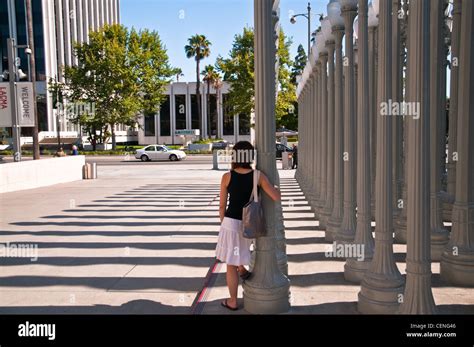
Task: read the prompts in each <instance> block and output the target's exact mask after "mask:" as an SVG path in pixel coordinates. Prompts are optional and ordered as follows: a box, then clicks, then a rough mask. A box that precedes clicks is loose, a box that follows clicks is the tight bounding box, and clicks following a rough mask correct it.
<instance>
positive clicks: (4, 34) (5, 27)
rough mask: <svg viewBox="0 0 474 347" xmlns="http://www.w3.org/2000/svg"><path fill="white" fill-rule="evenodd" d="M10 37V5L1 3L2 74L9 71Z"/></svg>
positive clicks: (0, 45) (0, 65)
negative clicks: (8, 47)
mask: <svg viewBox="0 0 474 347" xmlns="http://www.w3.org/2000/svg"><path fill="white" fill-rule="evenodd" d="M9 37H10V29H9V21H8V5H7V2H6V1H0V59H1V60H0V74H2V73H3V71H5V70H8V51H7V38H9ZM0 81H1V79H0Z"/></svg>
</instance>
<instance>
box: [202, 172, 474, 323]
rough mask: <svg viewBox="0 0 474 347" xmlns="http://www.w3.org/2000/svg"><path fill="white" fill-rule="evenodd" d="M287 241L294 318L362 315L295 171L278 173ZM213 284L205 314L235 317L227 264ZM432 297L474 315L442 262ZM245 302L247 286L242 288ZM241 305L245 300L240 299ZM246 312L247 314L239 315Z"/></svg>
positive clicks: (400, 260) (450, 309) (401, 249)
mask: <svg viewBox="0 0 474 347" xmlns="http://www.w3.org/2000/svg"><path fill="white" fill-rule="evenodd" d="M279 173H280V179H281V188H282V205H283V214H284V224H285V233H286V239H287V254H288V272H289V278H290V281H291V288H290V290H291V310H290V312H289V313H290V314H357V294H358V292H359V289H360V286H359V285H357V284H353V283H350V282H347V281H346V280H345V279H344V264H345V261H343V260H340V259H337V258H327V257H326V256H325V251H326V250H327V249H328V247H329V248H330V246H331V245H330V243H328V242H325V240H324V231H323V230H321V228H319V223H318V221H317V220H315V218H314V213H312V212H311V211H310V207H309V205H308V203H307V201H306V199H305V197H304V195H303V193H302V192H301V189H300V188H299V185H298V183H297V182H296V180H295V179H294V171H293V170H291V171H286V170H284V171H282V170H280V171H279ZM394 250H395V257H396V260H397V265H398V267H399V269H400V272H401V273H402V274H403V275H404V274H405V253H406V246H405V245H398V244H396V245H394ZM217 270H218V271H217V273H216V276H215V277H216V278H215V283H214V285H213V286H212V287H211V288H209V289H208V290H207V296H206V304H205V305H204V308H203V309H202V312H203V313H204V314H223V313H227V314H236V313H235V312H231V311H228V310H226V309H224V308H222V307H220V302H221V301H222V300H223V299H224V298H226V297H228V291H227V287H226V284H225V265H223V266H220V267H219V268H218V269H217ZM432 272H433V277H432V281H433V295H434V298H435V302H436V304H437V305H438V310H439V312H440V313H444V314H457V313H459V314H462V313H464V314H474V289H473V288H453V287H450V286H447V285H446V284H443V283H442V282H441V280H440V278H439V263H433V265H432ZM239 297H240V298H242V288H241V287H240V288H239ZM240 306H241V307H242V306H243V301H242V299H240ZM238 313H240V314H246V311H245V310H240V311H238Z"/></svg>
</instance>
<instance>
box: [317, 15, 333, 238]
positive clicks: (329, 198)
mask: <svg viewBox="0 0 474 347" xmlns="http://www.w3.org/2000/svg"><path fill="white" fill-rule="evenodd" d="M323 25H325V24H323ZM326 25H330V24H329V23H326ZM326 47H327V50H328V88H327V90H328V92H327V110H328V112H327V117H328V122H327V134H328V136H327V167H326V170H327V188H326V189H327V190H326V205H325V206H324V210H323V213H322V214H321V217H320V218H321V223H322V225H323V226H324V227H325V228H326V237H325V239H326V241H330V235H328V233H327V223H328V219H329V217H330V216H331V214H332V210H333V207H334V143H335V136H334V93H335V91H334V51H335V42H334V40H332V39H330V40H328V41H326Z"/></svg>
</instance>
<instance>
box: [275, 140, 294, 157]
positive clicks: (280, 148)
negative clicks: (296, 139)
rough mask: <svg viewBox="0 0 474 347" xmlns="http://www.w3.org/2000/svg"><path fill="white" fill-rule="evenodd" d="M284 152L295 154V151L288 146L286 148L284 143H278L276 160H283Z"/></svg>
mask: <svg viewBox="0 0 474 347" xmlns="http://www.w3.org/2000/svg"><path fill="white" fill-rule="evenodd" d="M283 152H290V153H293V149H292V148H290V147H288V146H285V145H284V144H282V143H279V142H277V143H276V158H277V159H281V154H282V153H283Z"/></svg>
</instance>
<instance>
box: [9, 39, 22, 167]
mask: <svg viewBox="0 0 474 347" xmlns="http://www.w3.org/2000/svg"><path fill="white" fill-rule="evenodd" d="M7 46H8V77H9V78H8V80H9V83H10V99H11V102H10V104H11V108H12V137H13V160H14V161H21V140H20V136H21V134H20V129H21V128H20V124H19V122H18V113H17V103H16V80H17V73H16V66H15V63H16V62H15V60H16V59H15V39H12V38H9V39H7Z"/></svg>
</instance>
